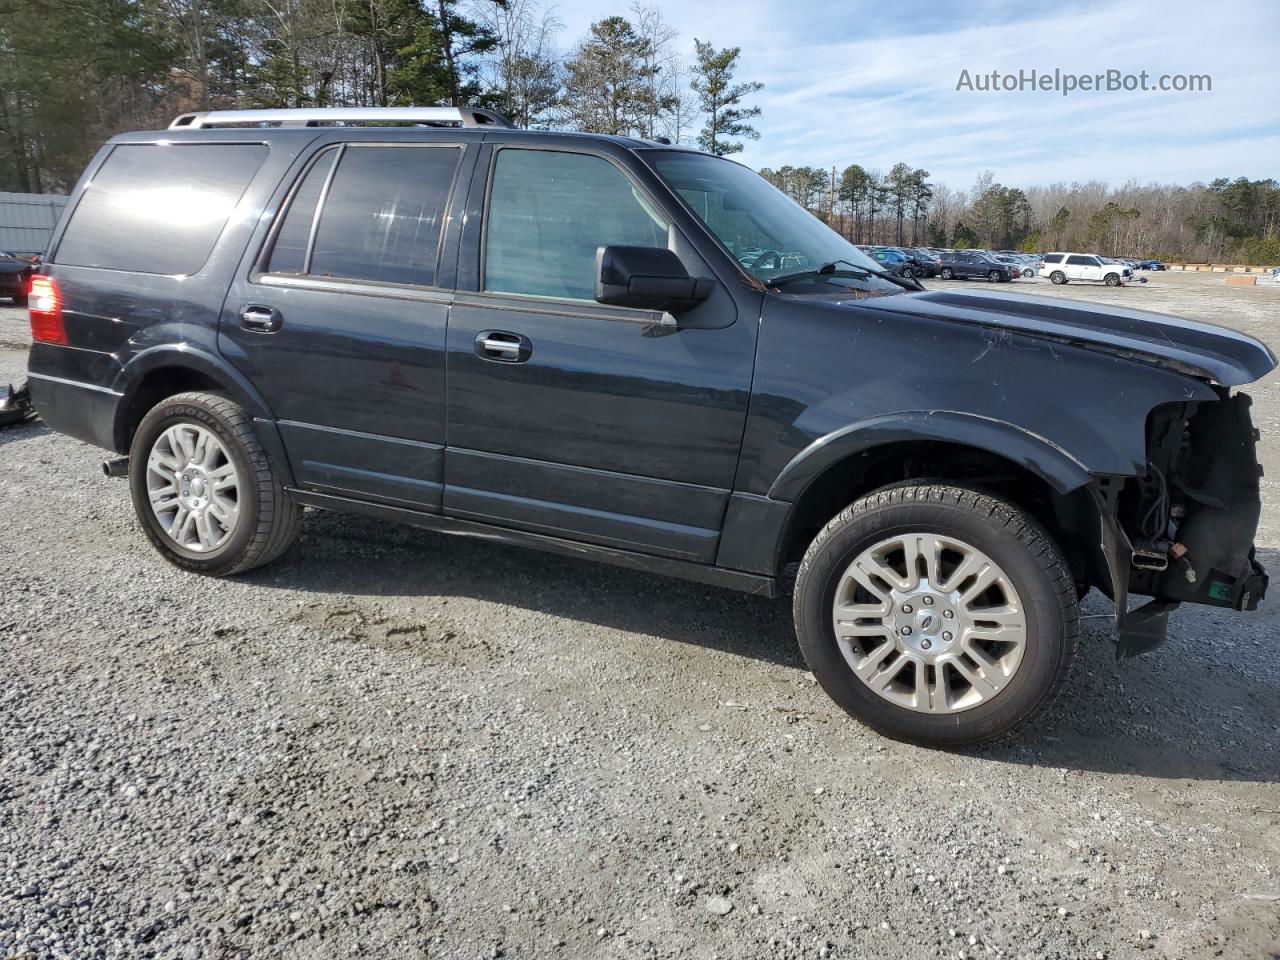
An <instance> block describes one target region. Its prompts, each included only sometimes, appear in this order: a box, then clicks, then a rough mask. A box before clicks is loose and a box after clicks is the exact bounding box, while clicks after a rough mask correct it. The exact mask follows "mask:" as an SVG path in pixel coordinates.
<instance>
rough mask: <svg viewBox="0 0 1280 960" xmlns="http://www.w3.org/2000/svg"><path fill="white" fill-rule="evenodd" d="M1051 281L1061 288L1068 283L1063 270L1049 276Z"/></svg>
mask: <svg viewBox="0 0 1280 960" xmlns="http://www.w3.org/2000/svg"><path fill="white" fill-rule="evenodd" d="M1049 279H1050V280H1052V281H1053V282H1054V283H1056V284H1058V285H1059V286H1061V285H1062V284H1064V283H1066V282H1067V275H1066V274H1065V273H1063V272H1062V271H1061V270H1055V271H1053V273H1051V274H1049Z"/></svg>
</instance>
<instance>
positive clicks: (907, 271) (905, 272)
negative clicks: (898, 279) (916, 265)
mask: <svg viewBox="0 0 1280 960" xmlns="http://www.w3.org/2000/svg"><path fill="white" fill-rule="evenodd" d="M915 276H916V272H915V271H914V270H912V269H911V268H910V267H903V268H902V278H903V279H904V280H914V279H915Z"/></svg>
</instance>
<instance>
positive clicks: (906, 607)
mask: <svg viewBox="0 0 1280 960" xmlns="http://www.w3.org/2000/svg"><path fill="white" fill-rule="evenodd" d="M902 612H903V613H910V612H911V604H909V603H904V604H903V605H902Z"/></svg>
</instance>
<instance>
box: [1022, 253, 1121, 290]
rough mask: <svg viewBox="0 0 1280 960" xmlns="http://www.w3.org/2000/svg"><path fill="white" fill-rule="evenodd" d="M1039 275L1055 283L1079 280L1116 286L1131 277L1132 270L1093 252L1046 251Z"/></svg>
mask: <svg viewBox="0 0 1280 960" xmlns="http://www.w3.org/2000/svg"><path fill="white" fill-rule="evenodd" d="M1040 276H1042V277H1048V278H1049V279H1050V280H1051V281H1052V282H1053V283H1056V284H1063V283H1070V282H1071V281H1072V280H1079V281H1088V282H1091V283H1105V284H1106V285H1107V286H1108V287H1118V286H1120V285H1121V284H1123V283H1125V282H1127V281H1128V280H1130V279H1132V277H1133V270H1132V269H1131V268H1129V267H1127V266H1125V265H1124V264H1120V263H1114V262H1112V261H1110V260H1108V259H1107V258H1106V257H1100V256H1098V255H1097V254H1094V253H1046V254H1045V256H1044V266H1042V267H1041V268H1040Z"/></svg>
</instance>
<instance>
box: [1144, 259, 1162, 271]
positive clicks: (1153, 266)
mask: <svg viewBox="0 0 1280 960" xmlns="http://www.w3.org/2000/svg"><path fill="white" fill-rule="evenodd" d="M1138 269H1139V270H1168V269H1169V268H1168V267H1166V266H1165V265H1164V264H1163V263H1161V262H1160V261H1159V260H1143V261H1140V262H1139V263H1138Z"/></svg>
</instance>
